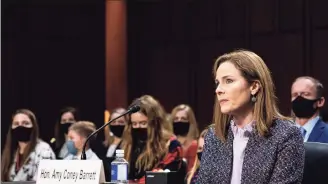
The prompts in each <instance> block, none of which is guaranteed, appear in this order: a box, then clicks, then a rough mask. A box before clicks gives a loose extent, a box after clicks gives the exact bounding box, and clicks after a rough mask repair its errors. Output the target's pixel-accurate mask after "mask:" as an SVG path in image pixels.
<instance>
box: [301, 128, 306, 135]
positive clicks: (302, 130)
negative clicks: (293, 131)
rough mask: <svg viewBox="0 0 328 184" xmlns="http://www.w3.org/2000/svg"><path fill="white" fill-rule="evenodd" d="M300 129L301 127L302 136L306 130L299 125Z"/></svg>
mask: <svg viewBox="0 0 328 184" xmlns="http://www.w3.org/2000/svg"><path fill="white" fill-rule="evenodd" d="M300 129H301V133H302V136H303V138H304V137H305V135H306V130H305V129H304V128H303V127H301V128H300Z"/></svg>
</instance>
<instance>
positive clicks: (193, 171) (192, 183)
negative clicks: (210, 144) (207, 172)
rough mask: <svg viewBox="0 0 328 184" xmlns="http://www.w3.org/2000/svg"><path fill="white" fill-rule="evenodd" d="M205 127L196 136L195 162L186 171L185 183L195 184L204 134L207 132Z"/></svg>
mask: <svg viewBox="0 0 328 184" xmlns="http://www.w3.org/2000/svg"><path fill="white" fill-rule="evenodd" d="M207 130H208V129H207V128H206V129H205V130H203V131H202V132H201V133H200V136H199V138H198V142H197V144H198V145H197V146H198V147H197V157H196V159H195V162H194V163H193V164H194V165H193V167H192V169H191V170H190V172H189V173H188V176H187V184H196V180H197V177H198V171H199V166H200V161H201V159H202V153H203V146H204V137H205V134H206V133H207Z"/></svg>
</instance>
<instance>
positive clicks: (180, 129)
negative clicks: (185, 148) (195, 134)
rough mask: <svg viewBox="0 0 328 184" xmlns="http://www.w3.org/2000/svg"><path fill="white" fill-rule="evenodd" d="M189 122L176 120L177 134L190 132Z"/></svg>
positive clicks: (175, 128)
mask: <svg viewBox="0 0 328 184" xmlns="http://www.w3.org/2000/svg"><path fill="white" fill-rule="evenodd" d="M189 127H190V123H189V122H174V123H173V130H174V134H175V135H180V136H185V135H187V134H188V132H189Z"/></svg>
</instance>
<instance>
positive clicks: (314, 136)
mask: <svg viewBox="0 0 328 184" xmlns="http://www.w3.org/2000/svg"><path fill="white" fill-rule="evenodd" d="M324 129H325V124H323V122H321V119H319V120H318V121H317V123H316V124H315V126H314V127H313V130H312V132H311V134H310V136H309V139H308V140H307V141H308V142H315V141H318V140H319V138H320V136H321V134H322V133H323V130H324Z"/></svg>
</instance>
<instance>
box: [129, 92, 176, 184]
mask: <svg viewBox="0 0 328 184" xmlns="http://www.w3.org/2000/svg"><path fill="white" fill-rule="evenodd" d="M135 104H138V105H139V106H140V111H139V112H136V113H133V114H131V115H130V117H129V121H128V124H127V126H126V128H125V132H124V143H123V148H124V153H125V159H126V160H127V161H128V162H129V166H130V168H129V177H128V178H129V180H132V181H133V182H137V183H145V172H146V171H157V170H165V169H169V170H170V171H177V170H179V169H180V167H181V163H182V149H181V145H180V143H179V142H178V141H177V139H176V138H175V137H174V136H173V134H171V133H170V132H168V131H167V130H166V129H165V128H164V124H165V122H164V121H166V114H165V111H164V109H163V108H162V106H161V105H160V103H159V102H158V101H157V100H156V99H154V98H153V97H152V96H149V95H144V96H142V97H140V98H138V99H136V100H135V101H134V102H133V103H132V104H131V106H133V105H135Z"/></svg>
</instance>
